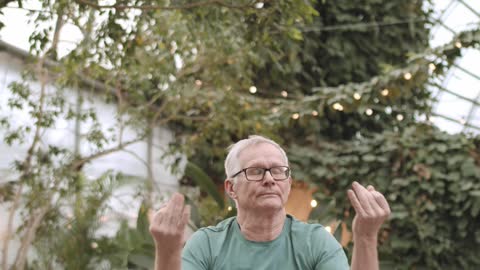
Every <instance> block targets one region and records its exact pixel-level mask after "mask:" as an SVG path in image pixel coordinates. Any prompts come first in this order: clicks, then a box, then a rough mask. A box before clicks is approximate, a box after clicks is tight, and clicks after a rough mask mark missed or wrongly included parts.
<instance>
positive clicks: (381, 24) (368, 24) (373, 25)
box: [302, 19, 430, 32]
mask: <svg viewBox="0 0 480 270" xmlns="http://www.w3.org/2000/svg"><path fill="white" fill-rule="evenodd" d="M426 22H430V20H428V19H410V20H398V21H392V22H375V21H374V22H366V23H363V22H361V23H349V24H341V25H329V26H320V27H305V28H303V29H302V32H331V31H342V30H343V31H348V30H358V29H359V28H379V27H389V26H395V25H402V24H411V23H426Z"/></svg>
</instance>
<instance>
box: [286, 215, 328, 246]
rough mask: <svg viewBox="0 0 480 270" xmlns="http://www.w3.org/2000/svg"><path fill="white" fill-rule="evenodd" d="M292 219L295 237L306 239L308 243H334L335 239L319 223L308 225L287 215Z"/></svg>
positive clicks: (292, 229)
mask: <svg viewBox="0 0 480 270" xmlns="http://www.w3.org/2000/svg"><path fill="white" fill-rule="evenodd" d="M287 216H288V217H289V218H291V219H292V226H291V233H292V235H294V236H295V237H298V238H300V239H305V240H307V241H318V240H321V241H332V240H334V239H335V238H334V237H333V236H332V235H331V233H330V232H328V231H327V230H326V229H325V227H324V226H323V225H321V224H318V223H306V222H303V221H300V220H298V219H296V218H295V217H293V216H290V215H287Z"/></svg>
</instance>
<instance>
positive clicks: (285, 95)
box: [281, 90, 288, 98]
mask: <svg viewBox="0 0 480 270" xmlns="http://www.w3.org/2000/svg"><path fill="white" fill-rule="evenodd" d="M281 95H282V97H284V98H286V97H288V93H287V91H285V90H283V91H282V93H281Z"/></svg>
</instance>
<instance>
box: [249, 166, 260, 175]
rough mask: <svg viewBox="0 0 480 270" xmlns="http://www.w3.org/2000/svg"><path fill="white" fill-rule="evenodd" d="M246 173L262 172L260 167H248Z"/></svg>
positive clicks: (255, 173)
mask: <svg viewBox="0 0 480 270" xmlns="http://www.w3.org/2000/svg"><path fill="white" fill-rule="evenodd" d="M248 173H249V174H253V175H258V174H262V173H263V169H260V168H250V169H249V170H248Z"/></svg>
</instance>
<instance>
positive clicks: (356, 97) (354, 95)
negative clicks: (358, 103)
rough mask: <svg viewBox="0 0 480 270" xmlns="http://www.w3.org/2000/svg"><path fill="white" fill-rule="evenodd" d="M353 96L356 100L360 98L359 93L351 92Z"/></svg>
mask: <svg viewBox="0 0 480 270" xmlns="http://www.w3.org/2000/svg"><path fill="white" fill-rule="evenodd" d="M353 98H354V99H356V100H360V99H361V98H362V96H361V95H360V94H359V93H355V94H353Z"/></svg>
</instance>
